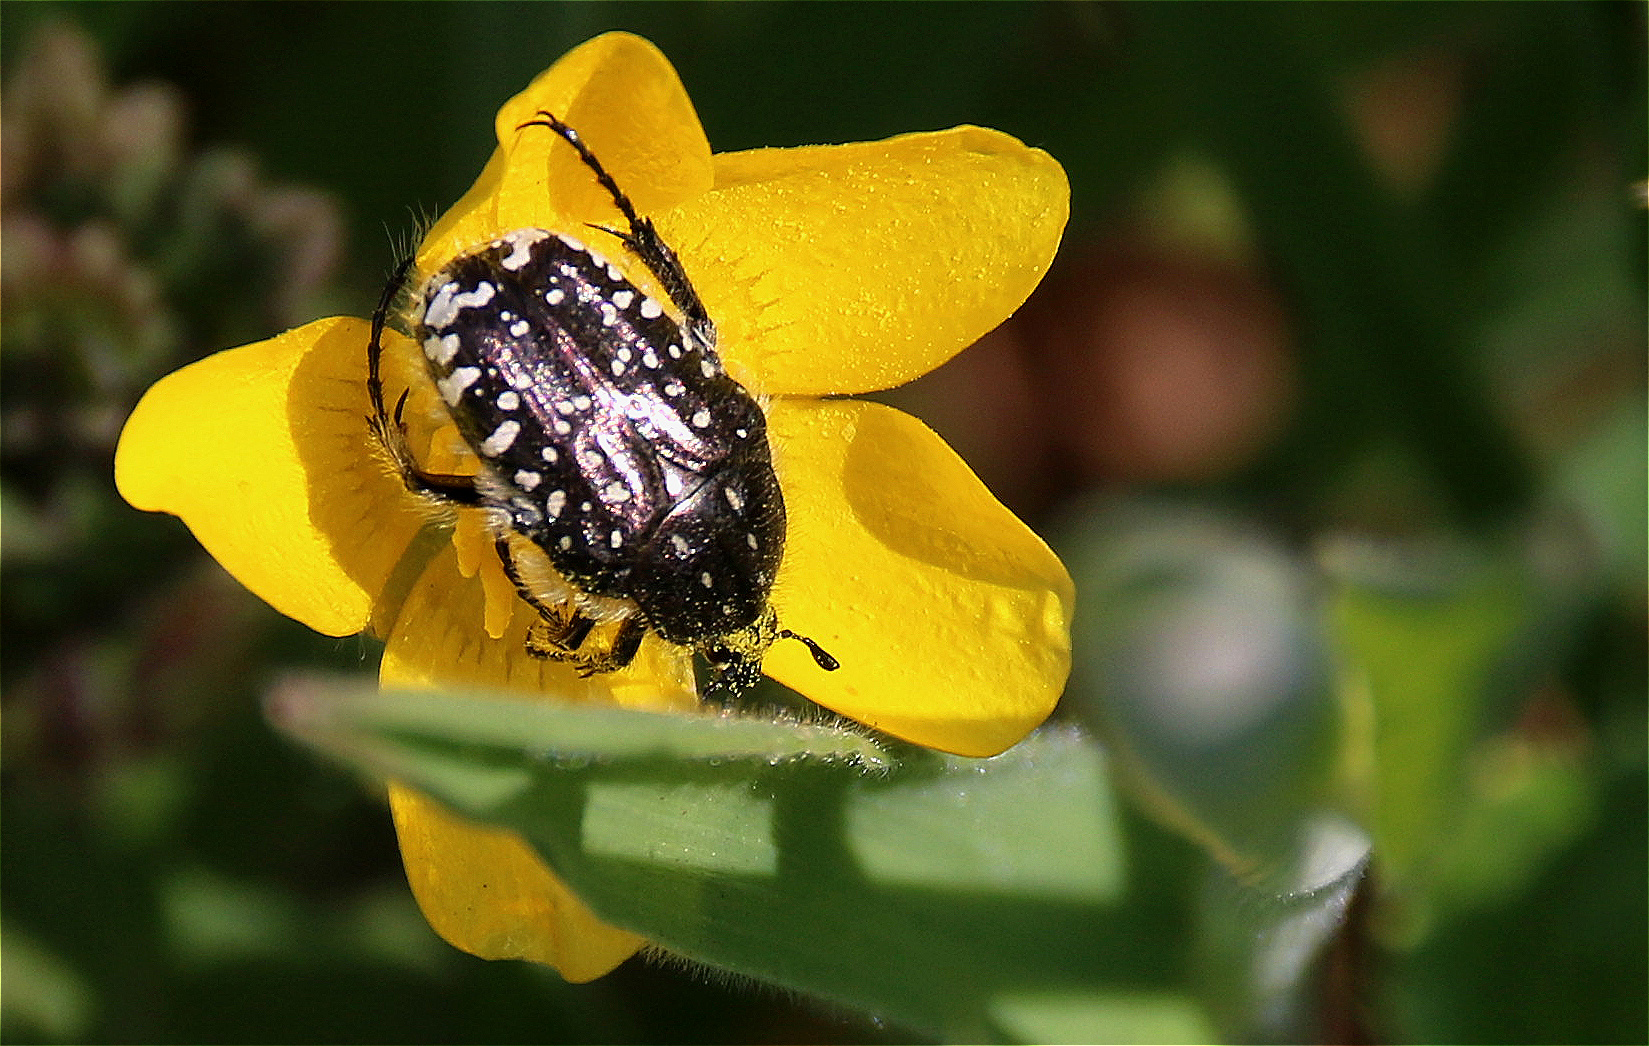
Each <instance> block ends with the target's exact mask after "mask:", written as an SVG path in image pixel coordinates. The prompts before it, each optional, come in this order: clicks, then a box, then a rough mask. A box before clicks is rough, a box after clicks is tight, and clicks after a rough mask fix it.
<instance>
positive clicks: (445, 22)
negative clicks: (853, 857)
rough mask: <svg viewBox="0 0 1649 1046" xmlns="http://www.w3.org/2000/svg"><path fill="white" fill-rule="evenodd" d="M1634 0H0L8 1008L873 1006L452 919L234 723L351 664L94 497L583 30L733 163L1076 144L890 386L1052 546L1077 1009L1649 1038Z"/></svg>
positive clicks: (728, 1009) (61, 1035)
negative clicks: (211, 357)
mask: <svg viewBox="0 0 1649 1046" xmlns="http://www.w3.org/2000/svg"><path fill="white" fill-rule="evenodd" d="M1644 10H1645V9H1644V7H1643V6H1642V5H1640V4H1582V3H1555V4H1547V3H1517V4H1498V3H1475V4H1425V3H1415V4H1402V5H1386V4H1379V5H1362V4H1335V5H1315V4H1289V5H1278V6H1273V5H1249V4H1241V5H1201V4H1175V5H1155V4H1144V5H1133V4H1104V5H1093V4H1067V3H1023V4H965V5H949V4H874V5H848V4H784V5H778V4H766V3H756V4H730V5H721V4H698V3H679V4H665V5H652V4H640V5H632V4H600V5H582V4H566V5H563V4H547V3H546V4H491V3H476V4H391V3H386V4H301V3H292V4H257V5H254V4H221V5H205V4H169V3H123V4H69V5H58V4H49V3H40V4H17V3H8V4H5V5H4V6H3V7H0V19H3V23H0V65H3V70H0V71H3V91H4V93H3V95H0V103H3V106H4V110H3V119H0V131H3V134H4V141H3V148H0V157H3V174H4V201H3V202H4V210H3V215H0V217H3V221H4V226H3V237H0V247H3V252H4V253H3V267H0V274H3V281H4V282H3V292H4V302H3V310H0V319H3V324H4V327H3V332H0V333H3V341H0V350H3V351H0V403H3V410H4V419H3V428H0V455H3V472H0V482H3V486H0V509H3V524H4V534H3V537H4V546H3V557H4V558H3V566H4V582H3V588H0V592H3V602H0V609H3V615H4V616H3V622H0V624H3V629H4V642H5V650H6V657H5V659H4V662H3V666H0V672H3V684H4V702H5V703H4V752H3V754H4V764H3V775H4V777H3V786H4V787H3V794H0V833H3V853H4V874H3V879H0V902H3V907H0V920H3V921H0V928H3V934H4V936H3V940H0V945H3V952H0V955H3V960H4V969H3V980H4V988H5V992H4V997H3V1002H4V1009H3V1021H0V1034H3V1035H4V1037H5V1038H6V1039H8V1040H9V1041H14V1042H21V1041H91V1042H127V1041H156V1042H171V1041H219V1042H251V1041H265V1042H312V1041H313V1042H320V1041H339V1042H341V1041H363V1042H365V1041H409V1042H422V1041H430V1042H448V1041H450V1042H506V1041H643V1042H699V1041H739V1042H743V1041H748V1042H767V1041H775V1042H777V1041H783V1042H829V1041H866V1040H897V1039H900V1038H904V1037H907V1036H909V1035H910V1034H912V1033H911V1032H910V1031H909V1030H906V1029H901V1028H899V1027H898V1026H896V1025H892V1026H888V1025H883V1024H882V1023H881V1022H880V1021H878V1020H876V1019H875V1018H873V1017H867V1016H863V1015H857V1014H854V1013H851V1012H848V1011H845V1010H838V1009H834V1008H829V1007H824V1006H821V1005H817V1004H814V1003H811V1002H809V1001H807V1000H803V999H795V998H792V997H789V996H788V995H786V994H784V993H781V992H778V991H775V990H772V989H768V988H763V987H761V986H758V985H752V984H743V983H729V982H728V981H726V980H725V979H721V978H717V977H716V976H713V975H706V974H695V973H690V972H682V971H679V970H676V969H673V968H667V967H664V966H659V965H649V964H647V963H645V962H642V961H639V960H632V961H631V962H630V963H628V964H627V965H626V966H624V967H623V968H621V969H620V970H619V971H618V972H617V973H616V974H614V975H613V976H611V977H609V978H606V979H603V980H601V981H598V982H596V983H594V984H590V985H582V986H567V985H564V984H562V983H561V982H560V981H559V979H558V978H556V977H555V976H554V975H553V974H550V973H548V972H546V971H543V970H539V969H536V968H532V967H529V966H526V965H523V964H514V963H499V964H488V963H483V962H480V961H478V960H474V959H471V958H470V957H468V956H465V955H462V954H459V953H457V952H455V951H453V950H451V949H449V948H447V947H446V946H445V945H444V944H442V943H441V942H440V941H439V940H437V939H436V938H435V937H434V936H433V935H432V934H431V933H430V932H429V931H428V930H427V928H426V927H425V926H424V924H423V921H422V919H421V918H420V917H419V915H418V913H417V911H416V908H415V907H414V905H413V902H412V900H411V897H410V896H409V894H408V893H407V891H406V888H405V884H404V880H403V879H402V876H401V871H400V867H399V860H398V857H397V855H396V851H395V844H394V838H393V834H392V832H391V830H390V827H389V824H388V818H387V815H386V813H385V811H384V809H383V808H382V805H381V802H380V800H379V799H378V798H377V796H376V793H375V791H374V786H373V785H371V783H370V782H362V781H361V780H358V779H357V778H356V777H354V776H352V775H351V774H350V773H349V772H347V771H345V770H343V769H340V768H337V767H335V766H334V765H332V764H329V763H326V762H324V761H322V760H321V759H319V758H317V757H316V756H314V755H312V754H310V753H309V752H307V751H306V750H304V749H302V748H300V747H299V746H297V745H295V744H293V743H292V742H291V741H289V740H287V739H285V738H284V737H282V736H281V735H279V734H278V733H276V732H275V730H273V729H272V728H271V727H270V725H268V724H267V723H266V721H265V720H264V718H263V716H262V713H261V711H260V699H261V697H262V695H264V694H265V693H266V692H267V691H268V689H269V688H270V686H271V685H272V684H273V683H275V682H276V681H277V680H280V679H282V678H284V677H286V676H287V675H288V674H289V673H292V672H294V671H299V670H307V671H315V670H321V671H328V672H337V673H353V674H357V675H361V676H366V675H369V674H370V673H371V672H372V670H373V668H374V666H375V664H376V656H377V655H376V651H377V647H376V644H375V643H374V642H372V641H370V640H367V639H351V640H342V641H340V640H331V639H326V638H323V637H319V636H316V635H314V634H312V633H310V632H309V631H307V630H306V629H304V628H303V627H302V626H299V625H297V624H295V623H293V622H290V621H287V620H285V619H283V618H280V617H279V616H278V615H276V614H275V613H274V612H273V611H271V610H269V609H268V608H267V607H265V606H264V605H262V604H261V603H259V602H258V601H257V600H256V599H255V598H254V597H252V596H251V595H249V594H247V593H246V592H244V591H243V590H241V589H240V588H239V587H238V586H237V585H235V584H234V583H233V582H232V581H230V580H229V579H228V578H227V577H226V575H224V574H223V573H222V571H221V570H220V569H219V568H217V567H216V565H215V564H213V563H212V562H210V560H208V559H207V558H206V557H205V556H204V554H203V553H202V552H201V551H200V550H199V548H198V546H196V545H195V544H194V543H193V541H192V540H191V539H190V538H189V536H188V534H187V532H186V531H185V530H184V528H183V527H182V526H181V524H179V523H178V522H177V521H176V520H173V519H170V518H166V517H159V516H147V515H144V514H142V513H139V512H136V511H135V510H132V509H130V508H128V507H127V506H125V505H124V504H123V503H122V502H120V501H119V499H118V498H117V497H116V496H115V494H114V491H113V486H112V481H111V475H112V473H111V468H112V466H111V461H112V451H113V446H114V441H115V438H116V436H117V435H118V432H119V427H120V424H121V422H122V421H123V420H124V418H125V416H126V413H127V412H128V411H129V410H130V409H131V406H132V405H133V403H135V402H136V399H137V397H138V396H139V395H140V394H141V392H142V390H143V389H144V388H146V387H147V386H148V385H149V384H150V383H151V382H153V381H154V380H155V379H156V378H158V377H160V376H161V375H162V374H164V373H167V372H168V371H170V370H173V369H175V368H176V367H178V366H180V365H182V364H184V363H186V362H189V361H191V360H194V359H198V358H200V357H202V356H204V355H206V354H208V353H211V352H213V351H216V350H218V349H221V348H225V347H229V346H232V345H235V344H239V343H242V342H246V341H250V340H254V339H257V338H261V337H266V336H268V335H270V334H273V333H275V332H277V331H279V330H282V329H284V328H285V327H287V326H291V325H294V324H297V323H300V322H302V321H305V320H307V319H311V318H314V317H316V316H320V315H325V314H331V313H348V314H354V315H365V314H366V313H367V312H368V311H369V310H370V308H371V306H372V304H373V302H374V301H375V300H376V296H377V293H378V288H379V286H380V285H381V282H382V280H383V278H384V276H385V274H386V273H387V271H388V268H389V266H390V264H391V260H392V257H393V249H392V246H391V244H392V242H393V241H395V240H396V238H398V237H403V236H405V235H406V234H407V233H408V231H409V230H411V229H412V228H413V227H414V225H415V221H416V215H418V214H435V213H439V211H440V210H441V209H442V208H443V207H444V206H446V205H447V204H450V203H451V202H452V201H454V200H455V199H456V198H457V197H458V196H459V195H460V194H461V193H462V192H463V191H464V190H465V189H466V188H467V187H468V185H469V182H470V180H471V179H472V178H473V177H474V176H475V174H476V173H477V172H478V171H479V170H480V167H481V164H482V163H483V161H484V160H485V158H486V156H487V155H488V153H489V152H490V150H491V147H492V138H491V134H492V130H491V128H492V114H493V112H494V111H495V109H496V108H497V106H498V105H499V104H500V103H501V102H502V101H503V100H505V99H506V98H508V97H509V96H510V95H511V94H513V93H514V92H515V91H517V90H519V89H520V88H521V87H522V86H523V85H524V84H526V82H527V81H528V80H529V79H530V78H531V77H532V76H533V75H534V74H536V73H537V72H539V71H540V70H542V69H543V68H544V67H546V66H547V65H548V64H549V63H550V62H552V61H553V60H554V59H555V58H556V57H557V56H559V55H560V54H561V53H562V52H564V51H565V50H567V49H568V48H570V47H572V46H573V45H575V44H577V43H580V42H582V41H583V40H585V39H587V38H589V37H591V36H593V35H595V34H597V33H599V32H601V31H604V30H607V29H615V28H622V29H629V30H632V31H635V32H638V33H641V34H642V35H645V36H647V37H649V38H650V39H651V40H653V41H654V42H655V43H656V44H658V45H659V46H660V47H661V48H662V49H663V50H664V52H665V53H666V54H667V55H669V56H670V58H671V59H672V61H673V62H674V63H675V64H676V66H677V68H678V70H679V71H680V74H681V76H682V79H683V81H684V82H685V83H686V85H687V88H688V90H689V92H690V93H691V95H692V97H693V100H694V102H695V104H696V105H697V106H698V110H699V113H700V116H701V118H702V120H703V122H704V124H705V127H706V129H707V131H708V134H709V137H710V140H711V143H712V145H713V146H714V147H715V148H716V149H718V150H731V149H742V148H750V147H755V146H766V145H776V146H782V145H799V144H808V143H816V142H842V141H854V140H864V139H873V138H879V137H884V136H888V135H892V134H896V133H900V132H904V131H910V130H924V129H934V128H940V127H946V126H950V125H953V124H958V123H978V124H984V125H987V126H993V127H997V128H1000V129H1002V130H1005V131H1007V132H1009V133H1012V134H1014V135H1016V136H1018V137H1020V138H1022V139H1024V140H1025V141H1027V142H1029V143H1031V144H1034V145H1038V146H1040V147H1042V148H1044V149H1046V150H1048V151H1049V152H1050V153H1052V154H1053V155H1054V156H1055V157H1056V158H1058V159H1059V160H1060V161H1061V162H1062V163H1063V164H1064V165H1065V167H1066V170H1067V171H1068V172H1069V174H1070V177H1071V183H1072V194H1073V199H1072V221H1071V226H1070V229H1069V230H1068V232H1067V235H1066V239H1065V243H1064V246H1063V248H1062V251H1061V255H1060V257H1059V259H1058V261H1057V262H1056V264H1055V268H1054V271H1053V272H1052V273H1051V274H1050V276H1049V278H1048V280H1047V281H1046V282H1045V284H1044V285H1043V287H1042V288H1041V289H1040V290H1039V291H1038V292H1037V294H1036V295H1035V296H1034V297H1033V298H1032V300H1031V301H1030V302H1029V303H1028V304H1027V305H1026V307H1025V308H1024V309H1023V310H1022V311H1021V312H1020V313H1019V314H1018V315H1017V316H1015V317H1014V318H1013V319H1012V320H1010V321H1009V322H1008V323H1007V324H1005V325H1004V326H1003V327H1002V328H1000V329H999V330H998V331H996V332H994V333H993V334H991V335H989V336H987V337H986V338H985V339H984V340H983V341H982V342H981V343H980V344H979V345H978V346H976V347H974V348H973V349H971V350H969V351H968V352H967V353H965V354H964V355H963V356H962V357H960V358H958V359H957V360H956V361H955V362H954V363H952V364H950V365H947V366H946V367H945V368H943V369H941V370H940V371H939V372H937V373H935V374H934V375H930V376H929V377H927V378H924V379H923V380H922V381H920V382H918V383H917V384H916V385H914V386H911V387H909V388H907V389H901V390H896V391H895V392H893V393H890V394H889V395H888V396H887V398H888V399H889V401H891V402H894V403H897V404H899V405H901V406H903V407H905V408H906V409H909V410H912V411H914V412H916V413H918V414H920V415H921V416H923V417H924V418H925V419H927V420H928V421H929V422H930V424H933V425H934V426H935V427H936V428H937V429H939V431H940V432H941V433H942V434H943V435H945V437H946V438H947V439H949V440H950V441H951V442H952V444H953V445H954V446H956V447H957V449H958V450H959V451H960V452H961V453H962V454H963V455H964V456H965V457H966V458H967V459H968V460H969V461H970V463H972V464H973V465H974V467H975V468H976V469H977V471H978V472H979V473H980V475H981V476H982V477H983V478H984V479H985V480H986V482H987V483H989V484H990V485H991V486H992V489H994V490H995V491H997V492H998V494H999V496H1001V497H1002V498H1003V500H1004V501H1005V502H1007V503H1008V504H1009V506H1010V507H1012V508H1013V509H1015V511H1017V512H1018V513H1019V514H1020V515H1021V516H1023V517H1025V518H1027V519H1029V520H1030V521H1032V523H1033V524H1034V525H1035V526H1037V527H1038V529H1039V530H1040V531H1041V532H1043V533H1044V534H1046V535H1048V536H1049V539H1050V541H1051V542H1052V543H1053V544H1054V545H1055V546H1056V548H1057V549H1058V550H1059V551H1060V552H1061V553H1062V554H1063V555H1064V556H1065V557H1066V561H1067V563H1068V564H1069V565H1070V567H1071V570H1072V573H1073V575H1074V576H1075V577H1076V579H1077V584H1078V593H1079V596H1078V598H1079V610H1078V621H1077V634H1076V644H1077V650H1076V669H1075V673H1074V675H1073V680H1072V684H1071V688H1070V690H1069V692H1068V694H1067V698H1066V701H1065V703H1064V705H1063V707H1062V711H1061V716H1062V717H1063V718H1065V719H1067V720H1070V721H1074V722H1079V723H1082V724H1085V725H1086V726H1087V727H1088V728H1089V729H1090V730H1091V731H1092V732H1093V734H1094V735H1095V736H1096V737H1099V738H1102V739H1103V743H1104V745H1105V747H1106V750H1107V751H1108V752H1109V753H1111V754H1112V757H1113V760H1112V761H1113V764H1114V765H1115V766H1116V767H1117V768H1118V770H1119V780H1120V781H1122V782H1123V784H1124V785H1125V786H1126V788H1127V789H1128V794H1129V795H1131V796H1132V797H1133V798H1134V800H1135V802H1134V803H1133V804H1132V805H1131V806H1130V808H1129V809H1128V810H1127V811H1125V812H1124V813H1123V814H1122V817H1123V827H1124V829H1125V839H1126V849H1127V853H1128V868H1129V874H1130V876H1131V877H1132V882H1131V889H1132V890H1133V894H1132V897H1133V900H1132V902H1131V903H1132V904H1133V905H1134V906H1135V915H1136V919H1135V925H1137V926H1138V928H1139V929H1138V933H1139V939H1140V948H1139V958H1138V960H1137V963H1136V964H1135V965H1134V966H1132V967H1125V968H1118V969H1117V970H1116V971H1115V978H1114V982H1111V986H1112V987H1116V988H1126V989H1128V990H1130V991H1139V992H1149V993H1156V994H1157V996H1158V997H1173V998H1183V999H1185V1000H1187V1001H1188V1003H1187V1004H1188V1005H1191V1006H1194V1007H1196V1008H1197V1010H1198V1011H1199V1012H1201V1013H1204V1014H1206V1015H1207V1018H1208V1020H1209V1021H1210V1022H1211V1023H1210V1025H1209V1026H1210V1027H1212V1028H1214V1029H1217V1033H1218V1034H1219V1035H1220V1036H1221V1037H1224V1038H1230V1039H1237V1040H1243V1039H1303V1040H1318V1039H1325V1040H1336V1041H1374V1040H1390V1041H1434V1040H1455V1041H1491V1040H1492V1041H1570V1042H1578V1041H1599V1042H1602V1041H1643V1039H1644V1038H1645V1036H1646V1035H1649V1026H1646V1016H1645V1008H1646V1007H1645V998H1646V994H1649V993H1646V986H1649V975H1646V961H1645V956H1646V949H1649V941H1646V933H1645V928H1646V925H1649V911H1646V905H1645V883H1646V879H1649V868H1646V850H1649V842H1646V837H1645V825H1646V821H1649V808H1646V801H1645V788H1646V781H1645V719H1646V708H1645V679H1646V674H1649V668H1646V662H1645V632H1646V612H1645V554H1644V544H1645V504H1646V493H1645V316H1644V289H1645V288H1644V283H1645V264H1644V262H1645V246H1644V181H1643V179H1644V177H1645V174H1646V165H1645V156H1644V138H1645V135H1644V130H1645V103H1644V97H1645V84H1644V41H1645V24H1644ZM1370 847H1372V858H1371V861H1370V863H1369V864H1368V866H1367V871H1366V874H1359V873H1361V872H1362V870H1363V868H1364V866H1363V865H1362V864H1361V863H1359V862H1360V857H1361V855H1362V854H1363V853H1364V852H1365V851H1367V850H1368V849H1369V848H1370ZM1325 883H1326V884H1336V885H1334V889H1333V890H1330V891H1329V892H1330V893H1332V895H1333V896H1332V897H1330V898H1326V899H1324V898H1321V897H1319V895H1318V894H1317V893H1316V892H1314V891H1316V890H1317V889H1318V888H1319V887H1323V884H1325ZM1323 888H1324V889H1326V887H1323ZM1302 898H1303V900H1302ZM1314 898H1317V900H1321V901H1322V903H1321V904H1317V901H1315V900H1314ZM1325 913H1326V914H1325ZM1313 917H1315V921H1313ZM1117 1026H1118V1025H1112V1027H1117ZM1040 1027H1042V1028H1043V1029H1044V1034H1043V1036H1042V1037H1053V1036H1054V1034H1055V1033H1054V1032H1052V1031H1048V1030H1047V1029H1048V1028H1049V1027H1050V1026H1049V1025H1046V1024H1044V1025H1041V1026H1040ZM1077 1027H1079V1028H1080V1026H1077ZM1078 1034H1080V1032H1079V1031H1075V1032H1073V1035H1078ZM1139 1034H1140V1035H1141V1036H1142V1037H1143V1036H1148V1035H1149V1034H1150V1029H1149V1028H1148V1027H1145V1026H1144V1025H1141V1029H1140V1032H1139Z"/></svg>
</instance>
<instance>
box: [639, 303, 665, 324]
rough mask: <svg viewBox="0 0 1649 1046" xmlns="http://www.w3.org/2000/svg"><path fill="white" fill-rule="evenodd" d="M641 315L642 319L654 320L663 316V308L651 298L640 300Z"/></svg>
mask: <svg viewBox="0 0 1649 1046" xmlns="http://www.w3.org/2000/svg"><path fill="white" fill-rule="evenodd" d="M641 315H642V318H643V319H648V320H656V319H658V318H659V317H660V316H662V315H664V306H662V305H660V304H659V303H658V302H656V301H654V300H653V299H652V298H643V299H641Z"/></svg>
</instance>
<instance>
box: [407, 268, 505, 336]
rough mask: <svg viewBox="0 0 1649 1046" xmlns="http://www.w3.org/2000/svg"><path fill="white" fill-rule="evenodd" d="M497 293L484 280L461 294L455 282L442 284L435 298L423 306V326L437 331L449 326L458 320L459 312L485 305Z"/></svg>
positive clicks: (496, 290) (495, 288) (496, 289)
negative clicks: (471, 289)
mask: <svg viewBox="0 0 1649 1046" xmlns="http://www.w3.org/2000/svg"><path fill="white" fill-rule="evenodd" d="M497 293H498V288H497V287H494V286H493V285H492V284H491V283H489V282H488V281H486V280H482V281H481V282H480V283H478V284H476V285H475V289H474V290H473V291H466V292H463V293H460V292H459V290H458V284H457V283H456V282H454V283H446V284H442V285H441V289H440V290H438V291H436V292H435V297H434V298H431V299H430V302H429V304H428V305H426V306H424V326H426V327H433V328H435V329H437V330H439V329H440V328H442V327H446V326H450V325H451V324H452V321H453V320H455V319H457V318H458V312H459V310H461V309H469V308H474V307H476V306H479V305H485V304H486V303H487V302H489V301H492V296H493V295H494V294H497Z"/></svg>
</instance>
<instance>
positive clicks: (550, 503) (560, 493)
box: [544, 490, 567, 541]
mask: <svg viewBox="0 0 1649 1046" xmlns="http://www.w3.org/2000/svg"><path fill="white" fill-rule="evenodd" d="M566 507H567V492H566V491H565V490H552V491H550V496H549V497H547V498H545V499H544V511H545V512H548V513H549V514H550V518H551V519H560V518H561V510H562V509H564V508H566ZM562 540H563V541H565V540H566V539H565V538H563V539H562Z"/></svg>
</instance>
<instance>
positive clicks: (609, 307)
mask: <svg viewBox="0 0 1649 1046" xmlns="http://www.w3.org/2000/svg"><path fill="white" fill-rule="evenodd" d="M617 322H618V310H617V309H615V308H613V303H612V302H610V301H604V302H602V303H601V325H602V326H603V327H611V326H612V325H613V324H615V323H617Z"/></svg>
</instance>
